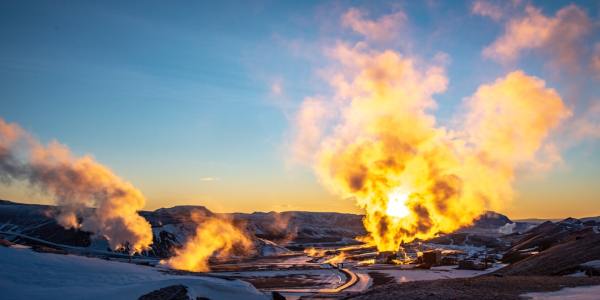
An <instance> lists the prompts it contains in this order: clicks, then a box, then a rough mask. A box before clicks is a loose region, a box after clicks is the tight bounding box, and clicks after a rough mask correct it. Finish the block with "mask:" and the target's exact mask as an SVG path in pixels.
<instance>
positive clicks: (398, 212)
mask: <svg viewBox="0 0 600 300" xmlns="http://www.w3.org/2000/svg"><path fill="white" fill-rule="evenodd" d="M409 196H410V193H408V192H406V191H404V190H402V189H395V190H394V191H392V192H391V193H389V194H388V202H387V210H386V213H387V215H388V216H392V217H395V218H404V217H406V216H408V215H409V214H410V210H409V209H408V207H407V206H406V201H407V200H408V197H409Z"/></svg>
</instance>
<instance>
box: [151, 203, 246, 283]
mask: <svg viewBox="0 0 600 300" xmlns="http://www.w3.org/2000/svg"><path fill="white" fill-rule="evenodd" d="M204 218H205V217H204V216H203V215H201V214H197V213H192V219H193V220H194V222H195V223H196V224H198V226H197V227H196V232H195V235H194V236H193V237H191V238H190V239H189V240H188V241H186V243H185V245H184V246H183V248H181V249H178V250H176V253H175V256H173V257H171V258H170V259H168V260H166V261H162V262H161V263H163V264H166V265H168V266H169V267H171V268H174V269H179V270H187V271H193V272H206V271H209V270H210V268H209V264H208V260H209V258H211V257H213V256H215V255H216V256H217V257H218V258H224V257H228V256H230V255H231V254H232V253H233V252H234V251H236V250H239V251H242V252H245V251H248V250H250V249H251V248H252V241H251V240H250V239H249V238H248V236H247V235H246V234H245V233H244V232H243V231H242V230H240V229H239V228H237V227H236V226H235V225H234V224H233V223H232V222H231V221H230V220H227V219H223V218H218V217H210V218H208V219H204Z"/></svg>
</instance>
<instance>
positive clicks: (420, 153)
mask: <svg viewBox="0 0 600 300" xmlns="http://www.w3.org/2000/svg"><path fill="white" fill-rule="evenodd" d="M330 53H331V56H332V57H333V58H334V59H336V61H338V62H339V64H340V67H339V70H338V72H334V74H332V75H331V77H330V83H331V85H332V87H333V90H334V92H335V93H334V96H332V98H331V99H330V101H320V102H318V103H317V104H318V106H317V107H319V109H320V110H324V109H326V111H325V112H321V113H319V114H317V116H316V117H315V118H314V120H311V121H312V122H307V120H306V116H307V115H314V114H309V113H307V112H305V111H303V109H304V108H309V109H312V110H311V111H314V107H315V106H316V105H317V104H316V103H315V101H316V100H315V99H314V98H310V99H308V100H307V101H309V103H310V105H306V104H304V105H302V106H301V109H300V111H299V112H298V115H297V116H298V119H297V120H296V136H297V137H298V138H299V140H298V139H297V140H296V141H295V144H294V147H295V149H293V150H294V153H307V152H308V153H316V154H315V155H314V157H312V158H311V162H312V164H313V167H314V169H315V172H316V174H317V175H318V177H319V179H320V181H321V182H322V184H324V185H325V186H326V187H327V188H328V189H330V190H331V191H333V192H334V193H336V194H338V195H340V196H342V197H345V198H353V199H356V201H357V203H358V205H359V206H360V207H361V208H363V209H364V210H365V218H364V221H363V222H364V225H365V228H366V229H367V231H368V232H369V235H368V236H367V237H365V238H364V239H365V241H367V242H369V243H370V244H373V245H376V246H377V248H378V250H380V251H394V250H398V248H399V247H400V245H401V244H402V242H410V241H412V240H414V239H417V238H418V239H427V238H431V237H434V236H435V235H437V234H438V233H440V232H450V231H453V230H456V229H458V228H460V227H461V226H465V225H468V224H470V223H471V222H472V220H473V219H474V218H475V217H477V216H479V215H480V214H481V213H482V212H483V211H485V210H486V209H490V208H498V207H499V206H501V204H502V203H504V202H507V201H510V200H511V198H512V193H513V192H512V182H513V179H514V174H515V168H517V167H519V166H522V165H525V164H527V163H531V162H533V161H534V160H535V156H536V153H537V152H538V150H539V149H541V148H542V147H543V146H545V145H544V141H545V139H546V138H547V136H548V134H549V132H550V130H551V129H552V128H554V127H556V126H557V125H558V124H559V123H560V121H561V120H562V119H563V118H566V117H568V116H569V114H570V113H569V111H568V109H566V108H565V106H564V104H563V102H562V100H561V98H560V96H559V95H558V94H557V93H556V91H554V90H553V89H550V88H547V87H546V86H545V82H544V81H542V80H540V79H538V78H536V77H532V76H528V75H526V74H524V73H523V72H522V71H515V72H512V73H509V74H507V75H506V76H505V77H502V78H499V79H497V80H496V81H495V82H493V83H491V84H487V85H482V86H480V87H479V88H478V89H477V91H476V92H475V94H474V95H473V96H471V97H469V98H467V99H466V100H465V103H464V104H465V108H466V109H465V112H464V113H463V114H462V115H461V116H460V120H461V121H460V122H459V125H458V126H457V127H456V128H454V129H453V130H449V129H447V128H444V127H441V126H439V125H437V124H436V120H435V117H434V115H433V114H432V113H431V112H430V111H431V109H433V108H435V107H436V102H435V100H434V99H433V97H432V96H433V95H434V94H436V93H440V92H443V91H445V89H446V85H447V78H446V76H445V72H444V68H443V67H441V66H436V65H433V66H425V67H419V66H420V64H419V63H418V62H417V61H416V60H415V59H412V58H410V57H406V56H403V55H401V54H399V53H397V52H395V51H392V50H386V51H383V52H378V51H375V50H372V49H369V48H368V46H367V45H366V44H365V43H364V42H360V43H358V44H356V45H355V46H349V45H346V44H340V45H338V46H337V47H335V48H334V49H333V50H332V51H330ZM332 116H333V117H332ZM335 116H337V117H335ZM311 123H312V124H328V125H329V126H327V127H325V126H323V127H325V128H328V129H326V130H322V129H321V130H320V131H318V132H317V131H315V127H314V126H311V125H310V124H311ZM307 124H308V126H307ZM305 127H306V128H305ZM323 127H321V128H323ZM305 130H308V131H309V133H306V132H305ZM306 136H310V137H311V139H310V140H307V139H306V138H305V137H306ZM307 141H310V142H311V143H307ZM546 145H547V144H546ZM297 148H300V149H297ZM303 149H304V150H303ZM306 149H310V150H306Z"/></svg>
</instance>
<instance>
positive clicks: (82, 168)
mask: <svg viewBox="0 0 600 300" xmlns="http://www.w3.org/2000/svg"><path fill="white" fill-rule="evenodd" d="M0 179H2V181H3V182H4V183H10V182H11V181H13V180H24V181H27V182H29V183H30V184H31V185H32V186H35V187H38V188H39V189H41V190H42V191H44V192H47V193H49V194H50V195H52V196H54V197H55V199H56V201H57V204H58V205H59V206H60V207H61V212H60V214H59V215H58V216H57V217H56V219H57V222H58V223H59V224H61V225H62V226H64V227H65V228H81V229H83V230H85V231H89V232H92V233H95V234H98V235H101V236H104V237H105V238H106V239H107V240H108V242H109V244H110V247H111V248H113V249H123V248H127V249H128V250H129V251H131V252H140V251H142V250H143V249H145V248H148V247H149V245H150V244H151V243H152V229H151V226H150V224H149V223H148V222H147V221H146V220H145V219H144V218H143V217H141V216H140V215H138V213H137V211H138V210H141V209H142V208H143V207H144V204H145V199H144V196H143V195H142V193H141V192H140V191H138V190H137V189H136V188H135V187H134V186H133V185H131V184H130V183H128V182H126V181H124V180H122V179H121V178H119V177H118V176H116V175H115V174H114V173H112V172H111V171H110V170H109V169H108V168H106V167H104V166H102V165H101V164H99V163H98V162H96V161H95V160H94V159H93V158H92V157H90V156H83V157H74V156H73V155H72V154H71V152H70V150H69V149H68V148H67V147H66V146H65V145H62V144H60V143H58V142H56V141H53V142H51V143H49V144H48V145H47V146H44V145H42V144H41V143H40V142H39V141H37V140H36V139H35V138H33V137H32V136H31V135H30V134H29V133H27V132H26V131H24V130H23V129H22V128H21V127H20V126H18V125H17V124H14V123H7V122H5V121H4V120H3V119H1V118H0ZM87 206H94V207H96V209H95V210H94V212H93V213H92V214H91V215H85V216H84V218H83V222H82V223H81V224H80V223H79V222H78V219H77V214H78V213H82V209H83V208H85V207H87Z"/></svg>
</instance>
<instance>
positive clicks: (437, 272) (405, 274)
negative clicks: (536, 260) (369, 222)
mask: <svg viewBox="0 0 600 300" xmlns="http://www.w3.org/2000/svg"><path fill="white" fill-rule="evenodd" d="M504 266H505V265H503V264H498V265H496V266H494V267H492V268H489V269H487V270H483V271H476V270H459V269H456V266H441V267H433V268H431V269H429V270H423V269H397V268H393V269H392V268H382V269H374V268H368V269H355V270H354V271H355V272H356V273H363V274H364V273H368V272H378V273H384V274H387V275H390V276H392V277H394V278H395V279H396V281H397V282H400V283H401V282H409V281H420V280H436V279H449V278H466V277H474V276H478V275H482V274H486V273H490V272H493V271H496V270H499V269H500V268H502V267H504Z"/></svg>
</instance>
